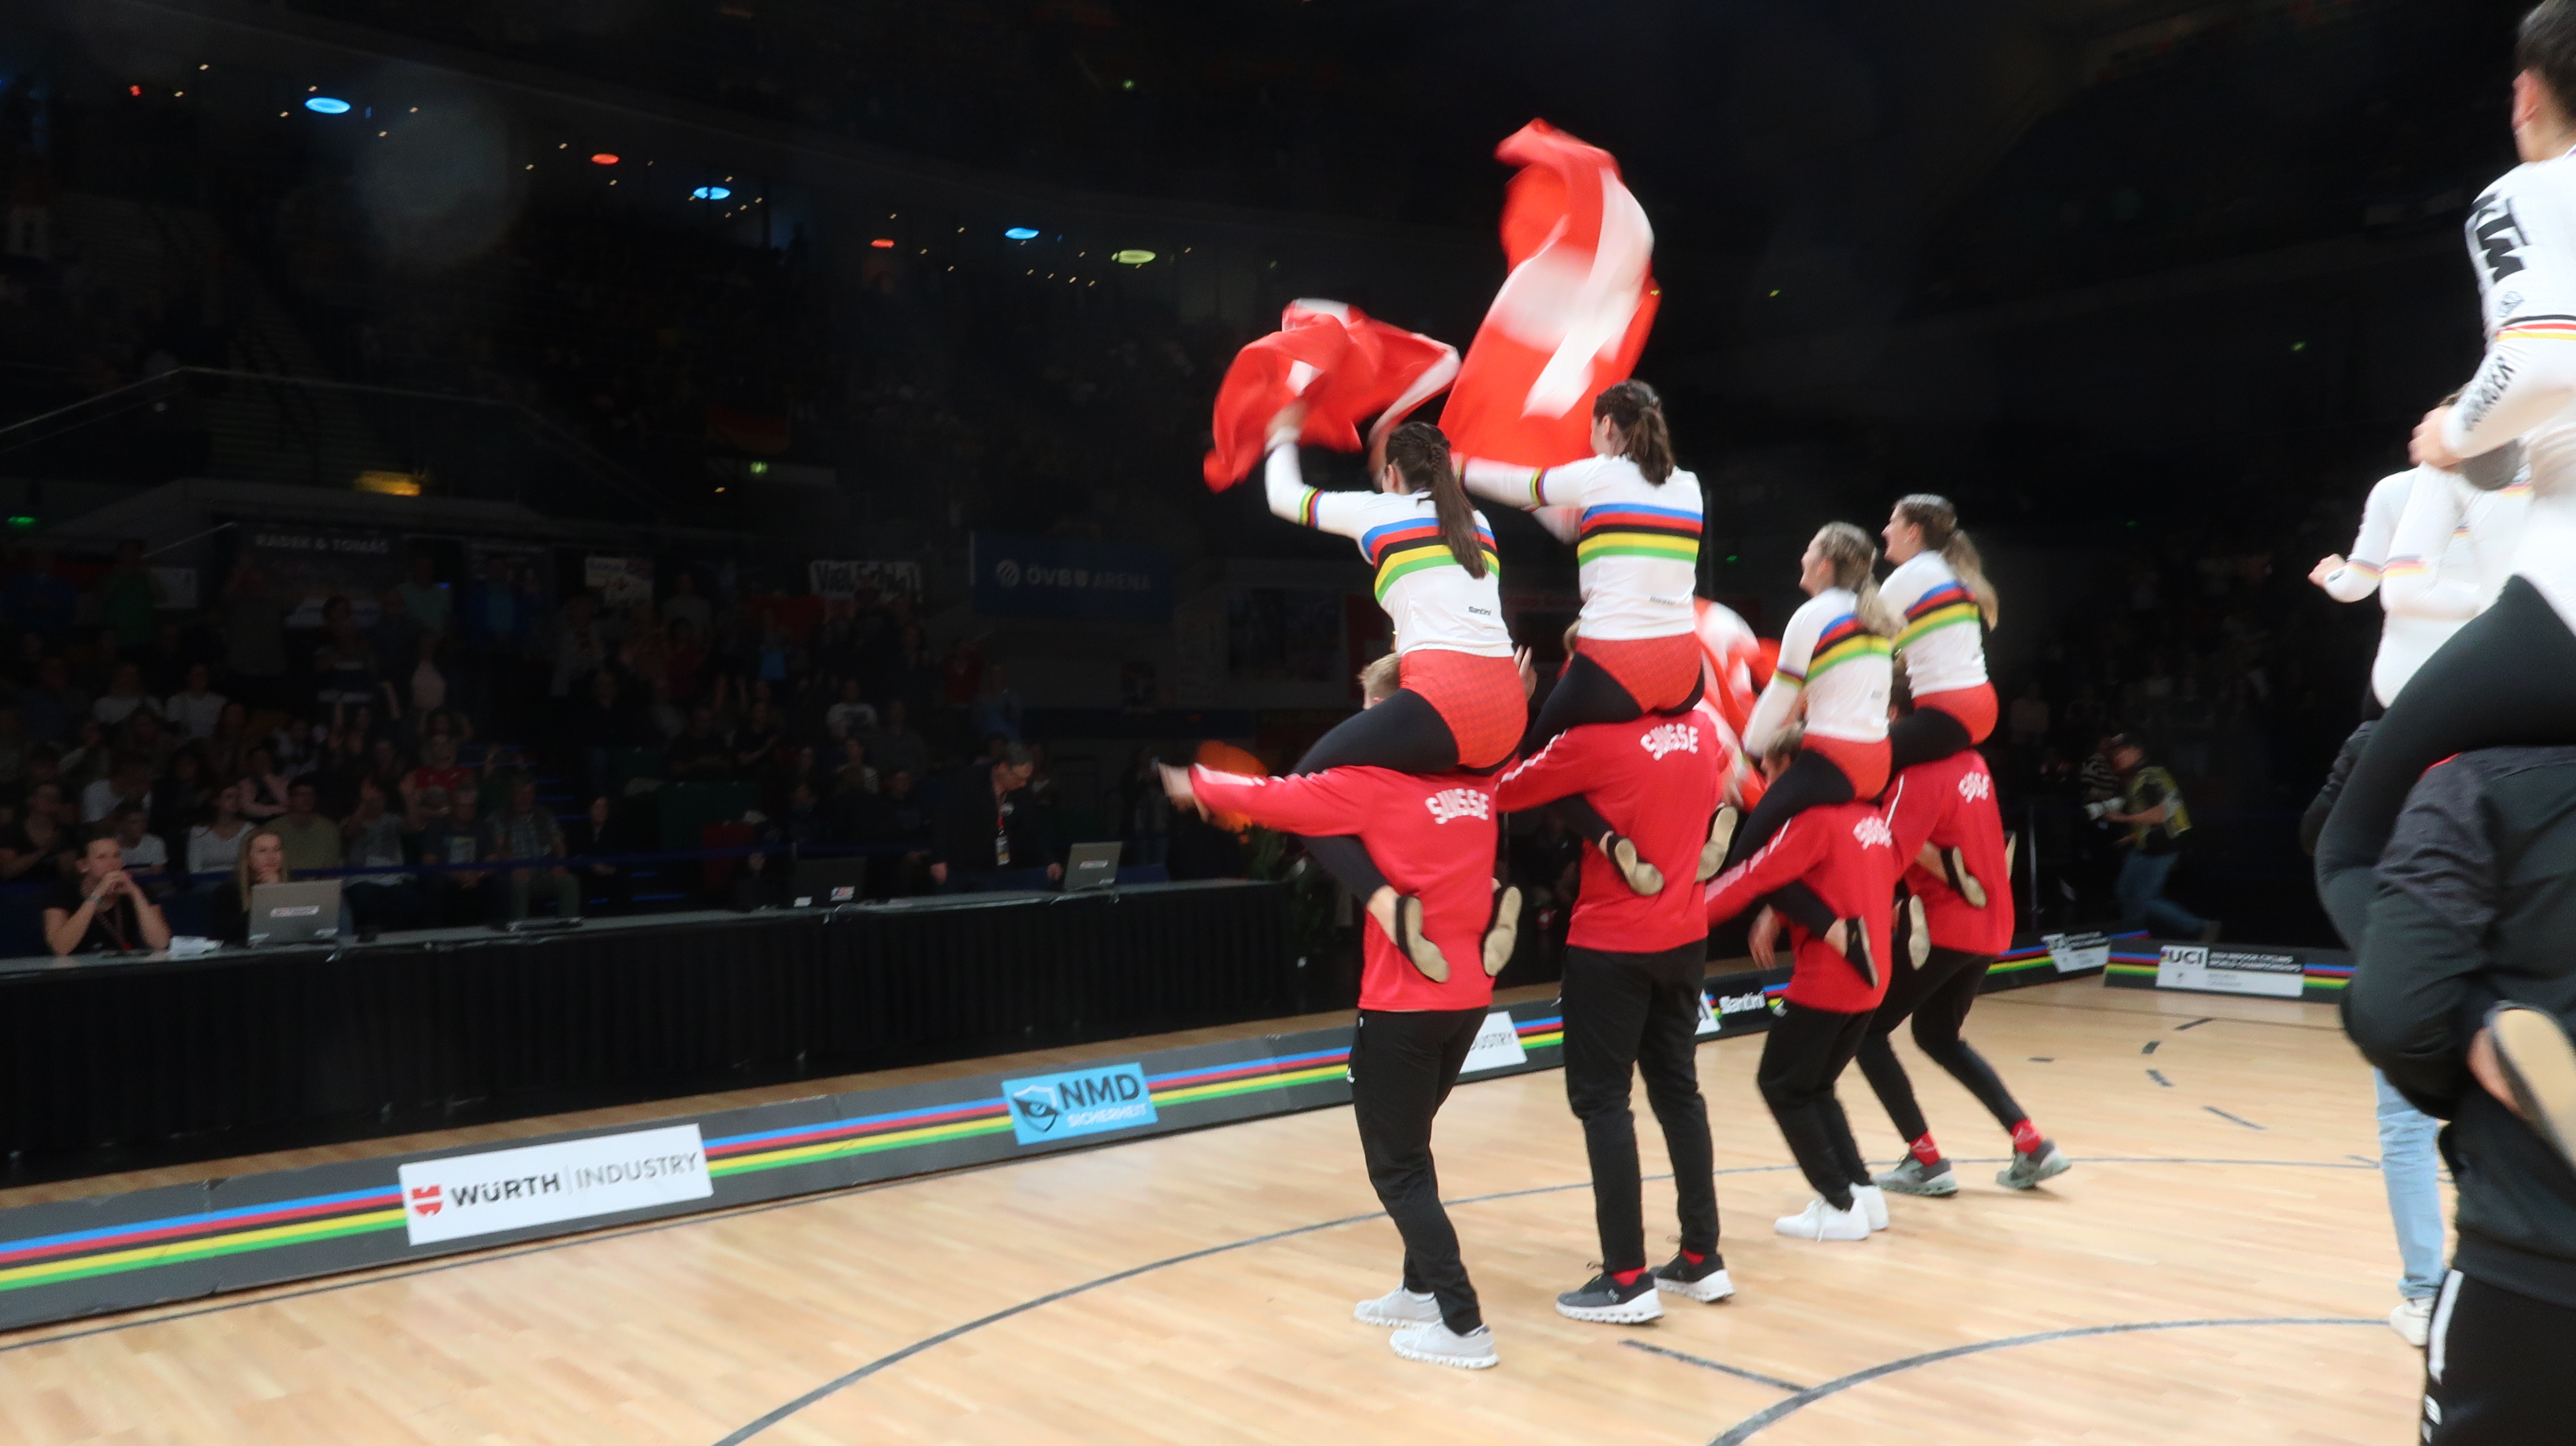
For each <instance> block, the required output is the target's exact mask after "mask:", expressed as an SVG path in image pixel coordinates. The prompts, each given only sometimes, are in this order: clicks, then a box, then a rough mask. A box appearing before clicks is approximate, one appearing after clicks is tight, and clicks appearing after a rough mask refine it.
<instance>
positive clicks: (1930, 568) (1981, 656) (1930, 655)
mask: <svg viewBox="0 0 2576 1446" xmlns="http://www.w3.org/2000/svg"><path fill="white" fill-rule="evenodd" d="M1879 535H1880V536H1882V537H1884V538H1886V539H1887V560H1888V561H1890V562H1892V563H1895V564H1896V570H1895V571H1894V572H1891V573H1889V574H1888V575H1887V582H1886V584H1885V585H1884V586H1883V587H1882V588H1881V589H1880V594H1879V595H1880V596H1881V597H1882V598H1884V599H1885V600H1886V603H1887V606H1888V608H1889V610H1890V611H1892V612H1893V613H1894V614H1895V615H1896V616H1897V617H1899V618H1901V619H1903V626H1902V628H1901V630H1900V631H1899V632H1898V633H1897V635H1896V651H1898V652H1899V653H1902V654H1903V655H1904V656H1905V678H1906V682H1907V683H1908V685H1910V686H1911V687H1912V689H1913V691H1914V711H1913V712H1911V713H1909V714H1907V715H1905V716H1904V717H1903V718H1900V719H1898V720H1897V721H1896V722H1895V723H1893V724H1891V725H1890V726H1889V727H1888V730H1887V744H1888V762H1887V766H1888V771H1889V772H1890V773H1892V774H1893V773H1901V772H1903V771H1904V770H1906V769H1908V768H1911V767H1913V766H1914V765H1915V764H1917V763H1930V762H1932V761H1933V760H1935V759H1940V758H1947V757H1949V756H1950V755H1952V754H1954V753H1957V752H1959V751H1961V750H1962V749H1967V748H1973V747H1975V746H1976V745H1978V744H1980V743H1983V742H1985V741H1986V739H1987V738H1988V737H1989V736H1990V735H1992V734H1993V732H1994V731H1995V687H1994V684H1993V683H1991V682H1989V681H1987V678H1986V642H1985V630H1986V629H1987V628H1991V627H1993V626H1994V625H1995V619H1996V617H1997V615H1998V611H1999V610H1998V608H1997V606H1996V602H1995V585H1994V584H1993V583H1990V582H1988V581H1986V570H1985V565H1984V562H1983V560H1982V559H1980V558H1979V557H1978V556H1977V545H1976V544H1975V543H1973V542H1970V541H1969V540H1968V534H1967V533H1965V532H1963V531H1961V530H1960V528H1959V513H1958V509H1956V508H1954V507H1952V506H1951V505H1950V499H1948V498H1946V497H1937V496H1934V495H1933V494H1932V493H1929V492H1917V493H1914V494H1913V495H1911V496H1908V497H1900V498H1898V499H1897V502H1896V510H1895V511H1894V512H1892V513H1890V514H1889V516H1888V519H1887V527H1886V529H1885V530H1884V531H1883V532H1881V533H1880V534H1879Z"/></svg>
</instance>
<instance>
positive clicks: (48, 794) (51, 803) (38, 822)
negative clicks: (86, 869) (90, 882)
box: [0, 782, 81, 883]
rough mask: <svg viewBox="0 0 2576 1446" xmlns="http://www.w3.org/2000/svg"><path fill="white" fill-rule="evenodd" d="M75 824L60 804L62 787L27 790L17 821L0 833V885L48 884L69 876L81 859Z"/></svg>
mask: <svg viewBox="0 0 2576 1446" xmlns="http://www.w3.org/2000/svg"><path fill="white" fill-rule="evenodd" d="M76 822H77V820H76V819H75V818H74V817H73V814H72V810H71V809H70V808H69V807H68V806H67V805H66V804H65V803H64V802H63V789H62V785H61V784H58V783H52V782H46V783H39V784H37V785H35V786H34V787H32V788H30V789H28V790H27V803H26V806H25V807H24V808H22V809H20V810H19V815H18V821H17V822H16V823H14V824H12V825H10V826H9V828H8V830H7V831H6V832H0V881H9V882H15V881H17V880H19V879H25V880H27V881H29V882H31V883H37V882H46V883H49V882H51V881H53V880H55V879H59V878H62V877H63V876H65V875H66V874H68V873H70V872H71V869H72V865H73V863H74V862H75V861H77V860H78V858H79V857H80V843H81V841H80V838H79V835H78V834H77V832H76V831H75V828H74V825H75V823H76Z"/></svg>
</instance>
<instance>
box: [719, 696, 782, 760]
mask: <svg viewBox="0 0 2576 1446" xmlns="http://www.w3.org/2000/svg"><path fill="white" fill-rule="evenodd" d="M778 738H779V733H778V715H777V713H776V712H775V711H774V710H773V709H772V708H771V707H770V703H769V700H768V699H767V698H765V697H760V698H754V699H752V701H751V711H749V712H748V713H745V714H744V715H743V719H742V724H741V726H739V727H737V728H735V729H734V730H733V736H732V737H731V738H729V739H727V740H725V751H726V752H727V753H728V754H730V755H732V758H733V770H734V773H735V774H736V775H737V776H739V777H743V778H757V777H759V776H760V774H761V772H762V770H764V769H766V768H768V767H769V764H770V755H771V754H773V753H775V752H777V751H778Z"/></svg>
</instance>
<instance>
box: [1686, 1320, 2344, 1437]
mask: <svg viewBox="0 0 2576 1446" xmlns="http://www.w3.org/2000/svg"><path fill="white" fill-rule="evenodd" d="M2386 1324H2387V1322H2386V1321H2384V1320H2381V1319H2379V1318H2377V1317H2375V1316H2358V1317H2356V1316H2247V1317H2240V1318H2237V1319H2233V1320H2155V1321H2138V1322H2135V1323H2133V1324H2129V1325H2106V1326H2078V1327H2074V1328H2071V1329H2067V1330H2062V1331H2041V1332H2039V1333H2038V1334H2036V1335H2027V1336H2007V1337H2005V1338H2004V1339H2002V1340H1999V1341H1978V1342H1975V1343H1974V1344H1971V1345H1964V1346H1952V1347H1950V1348H1949V1349H1947V1350H1940V1351H1926V1352H1924V1353H1923V1354H1921V1355H1919V1356H1907V1357H1906V1358H1905V1359H1903V1360H1901V1361H1889V1362H1888V1363H1887V1364H1885V1365H1881V1366H1872V1367H1870V1368H1869V1369H1868V1370H1865V1371H1854V1372H1852V1373H1851V1374H1850V1375H1848V1376H1843V1377H1840V1378H1838V1379H1835V1380H1831V1381H1827V1382H1825V1383H1824V1384H1823V1385H1821V1386H1811V1387H1809V1388H1808V1389H1806V1390H1804V1391H1800V1392H1799V1393H1798V1394H1796V1395H1794V1396H1791V1397H1790V1398H1789V1399H1787V1400H1785V1401H1779V1402H1775V1403H1774V1404H1772V1405H1769V1406H1766V1407H1764V1408H1763V1409H1761V1410H1759V1411H1756V1412H1754V1413H1753V1414H1752V1415H1750V1416H1747V1417H1745V1418H1744V1419H1743V1420H1741V1421H1738V1422H1736V1423H1735V1424H1734V1425H1733V1426H1731V1427H1729V1428H1728V1429H1727V1432H1726V1434H1725V1435H1723V1436H1720V1437H1718V1438H1717V1439H1716V1440H1714V1441H1711V1442H1709V1443H1708V1446H1743V1443H1744V1442H1747V1441H1750V1440H1752V1439H1753V1436H1754V1433H1755V1432H1757V1431H1761V1430H1763V1429H1765V1428H1767V1427H1770V1426H1774V1425H1777V1424H1779V1422H1780V1420H1781V1418H1783V1417H1785V1416H1788V1415H1790V1414H1792V1413H1793V1412H1796V1411H1799V1410H1802V1409H1804V1408H1806V1407H1808V1406H1812V1405H1814V1404H1816V1403H1817V1402H1818V1401H1821V1400H1823V1399H1825V1398H1826V1397H1827V1396H1831V1395H1836V1394H1839V1393H1840V1392H1843V1391H1848V1390H1850V1389H1851V1388H1852V1387H1854V1386H1863V1385H1867V1384H1869V1383H1870V1382H1871V1381H1875V1380H1877V1379H1879V1378H1880V1377H1882V1376H1892V1375H1895V1374H1896V1373H1897V1372H1899V1371H1911V1370H1917V1369H1920V1368H1921V1367H1924V1366H1930V1365H1938V1364H1939V1363H1941V1362H1943V1361H1948V1360H1956V1359H1957V1358H1959V1357H1961V1356H1973V1355H1981V1354H1983V1353H1985V1352H1987V1351H2001V1350H2009V1349H2011V1348H2012V1347H2014V1346H2036V1345H2045V1344H2047V1343H2048V1342H2050V1341H2071V1340H2080V1339H2082V1338H2083V1337H2085V1336H2119V1335H2134V1334H2137V1333H2138V1332H2141V1331H2181V1330H2197V1329H2200V1328H2202V1327H2205V1326H2284V1325H2286V1326H2365V1325H2366V1326H2375V1325H2386Z"/></svg>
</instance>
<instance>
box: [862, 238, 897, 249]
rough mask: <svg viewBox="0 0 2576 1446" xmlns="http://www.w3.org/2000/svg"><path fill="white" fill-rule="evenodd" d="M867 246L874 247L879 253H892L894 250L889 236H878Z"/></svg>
mask: <svg viewBox="0 0 2576 1446" xmlns="http://www.w3.org/2000/svg"><path fill="white" fill-rule="evenodd" d="M868 244H869V245H871V246H874V247H875V248H877V249H878V250H879V251H892V250H893V249H894V238H893V237H891V236H879V237H878V238H877V239H875V240H874V241H871V242H869V243H868Z"/></svg>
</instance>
